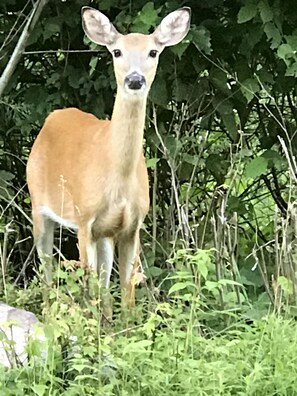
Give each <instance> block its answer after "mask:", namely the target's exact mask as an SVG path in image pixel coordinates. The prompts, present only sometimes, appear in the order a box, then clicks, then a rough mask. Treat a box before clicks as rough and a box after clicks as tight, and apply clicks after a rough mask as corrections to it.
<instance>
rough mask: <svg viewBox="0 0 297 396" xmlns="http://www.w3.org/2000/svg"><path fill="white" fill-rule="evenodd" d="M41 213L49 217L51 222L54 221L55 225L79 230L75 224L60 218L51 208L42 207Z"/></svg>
mask: <svg viewBox="0 0 297 396" xmlns="http://www.w3.org/2000/svg"><path fill="white" fill-rule="evenodd" d="M40 213H41V214H42V215H43V216H47V217H49V218H50V219H51V220H53V221H54V222H55V223H58V224H61V225H62V226H63V227H66V228H71V229H73V230H78V225H77V224H75V223H73V222H72V221H70V220H67V219H63V218H62V217H60V216H58V215H57V214H56V213H55V212H54V211H53V210H52V209H51V208H49V207H48V206H41V207H40Z"/></svg>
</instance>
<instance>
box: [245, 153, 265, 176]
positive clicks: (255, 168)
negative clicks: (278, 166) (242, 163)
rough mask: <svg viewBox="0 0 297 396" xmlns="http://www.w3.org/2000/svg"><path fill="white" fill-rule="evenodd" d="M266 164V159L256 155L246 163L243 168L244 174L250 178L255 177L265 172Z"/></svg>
mask: <svg viewBox="0 0 297 396" xmlns="http://www.w3.org/2000/svg"><path fill="white" fill-rule="evenodd" d="M267 166H268V161H267V159H266V158H264V157H256V158H254V159H253V160H251V161H250V162H249V163H248V164H247V166H246V168H245V175H246V177H250V178H251V179H256V178H257V177H259V176H261V175H262V174H263V173H265V172H266V170H267Z"/></svg>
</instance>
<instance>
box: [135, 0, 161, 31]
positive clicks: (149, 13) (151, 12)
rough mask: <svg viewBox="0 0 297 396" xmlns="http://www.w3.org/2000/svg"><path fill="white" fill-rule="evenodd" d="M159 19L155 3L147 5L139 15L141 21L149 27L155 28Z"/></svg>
mask: <svg viewBox="0 0 297 396" xmlns="http://www.w3.org/2000/svg"><path fill="white" fill-rule="evenodd" d="M158 18H159V16H158V10H157V9H155V8H154V3H153V2H148V3H146V4H145V5H144V6H143V8H142V10H141V12H140V14H139V19H140V20H141V22H143V23H144V24H145V25H147V26H154V25H155V24H156V22H157V20H158Z"/></svg>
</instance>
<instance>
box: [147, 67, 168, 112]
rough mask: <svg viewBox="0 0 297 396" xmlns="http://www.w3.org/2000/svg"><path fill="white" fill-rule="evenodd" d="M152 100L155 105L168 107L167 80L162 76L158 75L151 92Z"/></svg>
mask: <svg viewBox="0 0 297 396" xmlns="http://www.w3.org/2000/svg"><path fill="white" fill-rule="evenodd" d="M150 99H151V100H152V102H153V103H155V104H157V105H160V106H166V105H167V103H168V92H167V86H166V82H165V80H164V79H163V78H162V77H161V76H160V75H157V77H156V79H155V81H154V83H153V85H152V88H151V91H150Z"/></svg>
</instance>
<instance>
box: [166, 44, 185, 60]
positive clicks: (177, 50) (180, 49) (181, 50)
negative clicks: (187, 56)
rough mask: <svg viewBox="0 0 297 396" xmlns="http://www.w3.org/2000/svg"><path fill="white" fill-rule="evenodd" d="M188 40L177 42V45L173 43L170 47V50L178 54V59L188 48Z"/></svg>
mask: <svg viewBox="0 0 297 396" xmlns="http://www.w3.org/2000/svg"><path fill="white" fill-rule="evenodd" d="M189 44H190V42H182V43H179V44H177V45H174V46H173V47H170V48H171V51H172V52H173V53H174V54H175V55H177V56H178V58H179V59H181V57H182V55H183V53H184V52H185V50H186V49H187V48H188V46H189Z"/></svg>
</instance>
